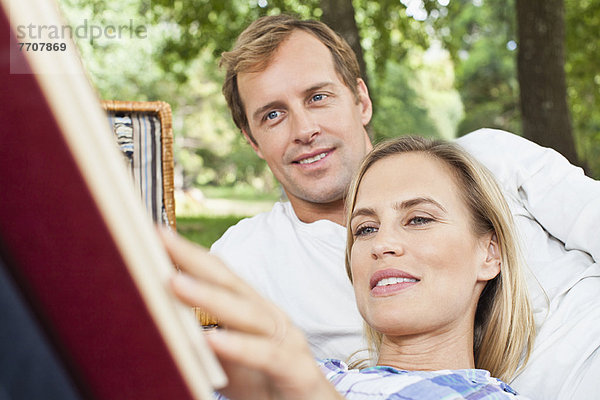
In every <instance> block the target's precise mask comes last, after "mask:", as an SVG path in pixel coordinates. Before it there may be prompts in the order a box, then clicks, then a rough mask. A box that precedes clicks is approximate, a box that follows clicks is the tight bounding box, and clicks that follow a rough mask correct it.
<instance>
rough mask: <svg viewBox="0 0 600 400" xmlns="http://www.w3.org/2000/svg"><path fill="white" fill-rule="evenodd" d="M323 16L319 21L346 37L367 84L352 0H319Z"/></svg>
mask: <svg viewBox="0 0 600 400" xmlns="http://www.w3.org/2000/svg"><path fill="white" fill-rule="evenodd" d="M320 4H321V10H323V16H322V17H321V21H322V22H324V23H326V24H327V25H328V26H329V27H330V28H331V29H333V30H334V31H336V32H337V33H338V34H339V35H340V36H341V37H343V38H344V39H346V41H347V42H348V44H349V45H350V47H352V50H354V53H355V54H356V58H357V59H358V66H359V67H360V72H361V75H362V78H363V80H364V81H365V82H366V83H367V84H368V79H367V66H366V64H365V59H364V57H363V51H362V47H361V45H360V35H359V34H358V27H357V26H356V20H355V19H354V6H353V5H352V0H320Z"/></svg>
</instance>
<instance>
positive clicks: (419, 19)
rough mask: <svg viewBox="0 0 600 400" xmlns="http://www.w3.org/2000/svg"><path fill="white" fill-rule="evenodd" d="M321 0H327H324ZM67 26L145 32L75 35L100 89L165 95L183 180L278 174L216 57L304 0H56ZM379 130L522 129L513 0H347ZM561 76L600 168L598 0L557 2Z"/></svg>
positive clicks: (232, 180) (306, 12)
mask: <svg viewBox="0 0 600 400" xmlns="http://www.w3.org/2000/svg"><path fill="white" fill-rule="evenodd" d="M321 1H325V0H321ZM59 3H60V5H61V8H62V9H63V11H64V13H65V14H66V17H67V20H68V21H69V22H70V23H71V24H78V23H81V21H83V20H84V19H87V20H89V21H90V23H92V22H94V23H97V24H99V25H101V26H106V25H109V24H121V23H122V24H127V23H129V22H130V21H133V22H134V23H135V24H137V25H139V24H143V25H145V26H147V27H148V29H149V35H148V37H147V38H144V39H139V38H138V39H135V38H134V39H127V38H124V39H122V40H108V39H98V40H91V39H82V40H79V46H80V51H81V53H82V56H83V59H84V63H85V65H86V67H87V69H88V71H89V74H90V77H91V79H92V81H93V82H94V84H95V86H96V87H97V89H98V92H99V93H100V96H101V97H102V98H105V99H120V100H164V101H167V102H169V103H170V104H171V106H172V108H173V115H174V132H175V137H176V139H175V151H176V163H177V171H179V172H181V176H182V177H183V182H182V185H183V187H184V188H191V187H194V186H205V185H219V186H230V187H232V186H235V185H239V184H244V185H249V186H252V187H254V188H255V189H256V190H257V191H259V192H276V191H277V184H276V182H275V181H274V179H273V177H272V176H271V174H270V172H269V171H268V168H266V165H265V164H264V163H263V162H262V160H260V159H259V158H258V157H256V156H255V155H254V153H253V151H252V149H251V148H250V146H248V145H247V144H246V143H245V141H244V139H243V138H242V136H241V135H240V134H239V132H238V131H237V129H236V128H235V126H234V125H233V123H232V121H231V118H230V115H229V112H228V110H227V107H226V105H225V102H224V100H223V98H222V95H221V93H220V87H221V83H222V78H223V76H222V71H220V70H219V69H218V57H219V55H220V53H221V52H222V51H225V50H228V49H230V48H231V46H232V44H233V42H234V40H235V37H236V36H237V35H238V34H239V32H241V30H242V29H243V28H244V27H245V26H247V25H248V24H249V23H250V22H251V21H252V20H254V19H255V18H257V17H258V16H261V15H266V14H277V13H280V12H286V13H293V14H297V15H300V16H301V17H304V18H308V17H310V18H317V19H318V18H320V17H321V15H322V11H321V9H320V4H321V2H320V1H317V0H309V1H300V0H236V1H221V0H185V1H184V0H153V1H149V0H59ZM353 4H354V8H355V11H356V12H355V19H356V23H357V26H358V28H359V31H360V34H361V38H362V43H361V44H362V48H363V50H364V56H365V60H366V63H367V67H368V68H367V69H368V71H367V72H368V78H369V87H370V92H371V94H372V97H373V99H374V106H375V114H374V117H373V120H372V123H371V125H370V129H371V131H372V133H373V136H374V138H375V140H380V139H382V138H385V137H390V136H397V135H400V134H405V133H415V134H422V135H427V136H436V137H445V138H452V137H455V136H457V135H462V134H464V133H467V132H469V131H472V130H474V129H477V128H480V127H497V128H501V129H506V130H509V131H512V132H515V133H520V131H521V126H520V115H519V106H518V98H519V88H518V82H517V78H516V62H515V58H516V51H515V48H516V46H517V43H516V41H517V38H516V28H515V7H514V0H508V1H506V0H503V1H500V0H445V1H443V0H423V1H420V0H401V1H398V0H394V1H391V0H378V1H376V0H354V1H353ZM565 6H566V12H567V15H566V21H567V23H566V25H567V38H566V45H567V64H566V71H567V78H568V96H569V99H568V100H569V104H570V107H571V113H572V114H571V115H572V120H573V126H574V131H575V134H576V139H577V148H578V151H579V154H580V156H581V158H582V159H584V160H585V161H586V162H587V164H588V165H589V167H590V171H591V174H592V175H593V176H595V177H596V178H598V177H600V107H599V106H600V104H599V102H600V96H599V94H600V71H599V70H598V65H600V44H599V39H598V34H597V27H598V26H600V0H580V1H577V0H565Z"/></svg>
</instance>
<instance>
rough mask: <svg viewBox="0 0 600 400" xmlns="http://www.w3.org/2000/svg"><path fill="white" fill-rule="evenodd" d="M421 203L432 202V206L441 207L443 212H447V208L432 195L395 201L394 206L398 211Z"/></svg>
mask: <svg viewBox="0 0 600 400" xmlns="http://www.w3.org/2000/svg"><path fill="white" fill-rule="evenodd" d="M420 204H431V205H432V206H434V207H437V208H439V209H440V210H442V211H443V212H446V209H445V208H444V207H443V206H442V205H441V204H440V203H438V202H437V201H435V200H434V199H432V198H431V197H415V198H414V199H408V200H404V201H402V202H398V203H394V205H393V206H392V207H393V208H394V210H396V211H402V210H406V209H408V208H411V207H414V206H418V205H420Z"/></svg>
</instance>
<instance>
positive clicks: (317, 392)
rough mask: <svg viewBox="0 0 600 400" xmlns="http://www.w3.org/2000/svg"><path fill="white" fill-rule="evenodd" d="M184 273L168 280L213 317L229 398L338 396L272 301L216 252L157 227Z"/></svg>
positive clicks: (210, 339)
mask: <svg viewBox="0 0 600 400" xmlns="http://www.w3.org/2000/svg"><path fill="white" fill-rule="evenodd" d="M161 236H162V239H163V242H164V244H165V246H166V248H167V251H168V253H169V255H170V257H171V259H172V260H173V262H174V263H175V264H177V265H178V266H179V267H180V268H181V270H182V271H183V273H178V274H176V275H175V276H174V277H173V279H172V280H171V286H172V288H173V291H174V292H175V294H176V295H177V296H178V297H179V298H180V299H181V300H182V301H183V302H184V303H186V304H188V305H190V306H196V307H200V308H202V309H203V311H205V312H207V313H209V314H212V315H214V316H216V317H217V318H218V320H219V324H221V325H223V326H224V327H225V329H219V330H215V331H212V332H210V333H209V334H207V340H208V342H209V345H210V346H211V348H212V349H213V351H214V352H215V354H216V355H217V357H218V358H219V360H220V361H221V364H222V365H223V368H224V369H225V372H226V373H227V376H228V378H229V384H228V386H227V387H226V388H225V389H223V390H221V392H222V393H223V394H224V395H225V396H227V397H229V398H231V399H234V400H235V399H244V400H250V399H260V400H266V399H286V400H287V399H289V400H296V399H298V400H300V399H336V400H339V399H341V398H342V397H341V395H339V394H338V393H337V392H336V391H335V388H334V387H333V386H332V385H331V384H330V383H329V382H328V381H327V380H326V379H325V377H324V376H323V374H322V373H321V372H320V371H319V369H318V367H317V364H316V362H315V360H314V358H313V356H312V354H311V352H310V349H309V347H308V344H307V342H306V339H305V338H304V335H303V334H302V332H301V331H300V330H299V329H297V328H296V327H295V326H294V325H293V324H292V323H291V321H290V320H289V318H288V317H287V316H286V315H285V314H284V313H283V312H282V311H281V310H280V309H279V308H277V307H276V306H275V305H274V304H273V303H271V302H269V301H267V300H266V299H264V298H262V297H261V296H260V295H259V294H258V293H256V292H255V291H254V290H253V289H252V288H251V287H250V286H249V285H248V284H246V283H245V282H244V281H243V280H242V279H241V278H239V277H238V276H237V275H235V274H234V273H232V272H231V271H229V269H227V267H226V266H225V265H224V264H223V262H222V261H221V260H220V259H219V258H218V257H216V256H214V255H211V254H209V253H208V252H207V251H206V250H205V249H203V248H201V247H199V246H196V245H194V244H192V243H190V242H188V241H186V240H184V239H182V238H180V237H179V236H177V235H175V234H172V233H169V232H161Z"/></svg>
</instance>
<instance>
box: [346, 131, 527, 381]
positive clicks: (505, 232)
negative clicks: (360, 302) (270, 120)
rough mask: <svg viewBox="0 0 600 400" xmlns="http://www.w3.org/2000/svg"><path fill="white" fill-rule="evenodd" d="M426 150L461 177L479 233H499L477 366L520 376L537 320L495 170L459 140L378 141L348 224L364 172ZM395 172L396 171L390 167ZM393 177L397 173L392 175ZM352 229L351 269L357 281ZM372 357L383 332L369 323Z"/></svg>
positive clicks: (481, 313)
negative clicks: (498, 263)
mask: <svg viewBox="0 0 600 400" xmlns="http://www.w3.org/2000/svg"><path fill="white" fill-rule="evenodd" d="M406 152H421V153H424V154H426V155H428V156H430V157H433V158H436V159H438V160H440V161H442V162H443V163H445V164H446V165H447V166H448V168H449V170H450V171H452V174H453V175H454V177H455V180H456V183H457V185H458V187H459V189H460V193H461V196H462V198H463V200H464V202H465V204H466V205H467V207H468V208H469V210H470V212H471V216H472V218H473V232H474V233H475V234H476V235H483V234H486V233H489V232H494V233H495V234H496V237H497V239H498V246H499V249H500V253H501V271H500V273H499V274H498V275H497V276H496V277H495V278H494V279H492V280H491V281H489V282H488V283H487V285H486V287H485V289H484V290H483V292H482V293H481V296H480V298H479V303H478V305H477V311H476V314H475V325H474V326H475V328H474V338H473V339H474V340H473V352H474V356H475V367H476V368H481V369H486V370H488V371H490V373H491V374H492V376H495V377H497V378H500V379H502V380H505V381H510V379H511V378H512V377H513V376H514V375H515V373H516V371H517V369H518V367H519V364H520V363H521V360H522V359H523V365H524V364H525V363H526V362H527V359H528V358H529V354H530V352H531V347H532V345H533V338H534V335H535V325H534V321H533V314H532V311H531V306H530V304H529V299H528V294H527V287H526V284H525V279H524V277H523V272H522V270H523V268H524V262H523V259H522V256H521V253H520V250H519V246H518V241H517V236H516V233H515V228H514V222H513V219H512V214H511V212H510V209H509V208H508V204H507V203H506V200H505V199H504V196H503V195H502V191H501V190H500V188H499V186H498V184H497V183H496V181H495V179H494V177H493V176H492V174H491V173H490V172H489V171H488V170H487V169H486V168H485V167H484V166H483V165H481V164H480V163H479V162H478V161H476V160H474V159H473V158H472V157H471V156H470V155H469V154H468V153H466V152H465V151H464V150H463V149H462V148H460V147H459V146H458V145H456V144H453V143H449V142H444V141H436V140H429V139H424V138H420V137H414V136H405V137H401V138H396V139H392V140H389V141H386V142H383V143H380V144H379V145H377V146H376V147H375V148H374V149H373V151H372V152H371V153H369V154H368V155H367V157H366V158H365V159H364V160H363V163H362V164H361V166H360V168H359V171H358V173H357V175H356V177H355V178H354V181H353V183H352V185H351V186H350V191H349V194H348V197H347V199H346V213H347V219H346V226H347V227H349V226H350V216H351V215H352V212H353V211H354V207H355V204H356V196H357V193H358V188H359V186H360V183H361V181H362V178H363V176H364V175H365V173H366V172H367V170H369V168H370V167H371V166H372V165H373V164H375V163H376V162H377V161H379V160H381V159H383V158H386V157H388V156H392V155H396V154H401V153H406ZM390 174H393V171H390ZM390 178H392V176H391V177H390ZM353 244H354V237H353V235H352V231H351V230H350V229H348V236H347V244H346V271H347V273H348V276H349V277H350V279H351V280H352V271H351V261H352V260H351V250H352V245H353ZM365 327H366V330H365V335H366V338H367V341H368V344H369V352H370V356H371V359H372V360H376V359H377V358H378V356H379V348H380V346H381V341H382V334H381V333H379V332H377V331H375V330H374V329H373V328H371V327H370V326H368V325H367V324H365Z"/></svg>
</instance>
